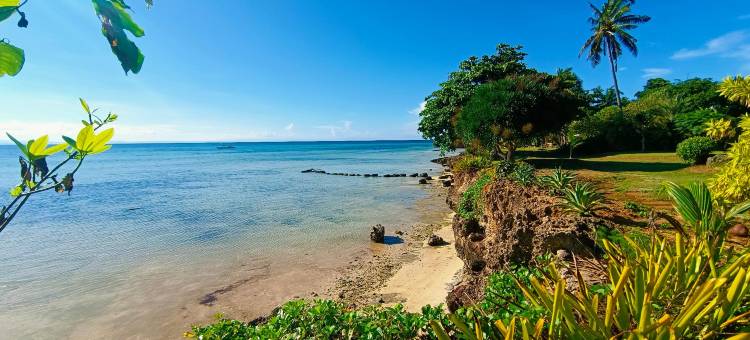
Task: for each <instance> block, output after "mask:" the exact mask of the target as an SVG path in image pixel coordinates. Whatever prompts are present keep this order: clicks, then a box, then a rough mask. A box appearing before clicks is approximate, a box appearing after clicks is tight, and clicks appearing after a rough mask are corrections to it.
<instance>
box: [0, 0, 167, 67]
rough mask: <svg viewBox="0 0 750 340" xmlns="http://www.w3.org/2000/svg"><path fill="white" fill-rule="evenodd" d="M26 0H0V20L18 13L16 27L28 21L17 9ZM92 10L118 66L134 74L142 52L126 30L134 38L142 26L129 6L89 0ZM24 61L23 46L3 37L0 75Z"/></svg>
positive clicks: (113, 0) (119, 0) (150, 0)
mask: <svg viewBox="0 0 750 340" xmlns="http://www.w3.org/2000/svg"><path fill="white" fill-rule="evenodd" d="M27 2H28V0H23V1H21V0H0V22H2V21H4V20H6V19H8V18H10V17H12V16H13V15H14V14H16V13H18V15H19V17H20V18H19V20H18V23H17V25H18V27H21V28H26V27H27V26H28V25H29V20H28V19H27V17H26V13H25V12H23V11H22V10H21V9H22V8H23V6H24V5H26V3H27ZM92 4H93V6H94V11H95V13H96V15H97V16H98V17H99V19H100V21H101V22H102V29H101V30H102V34H103V35H104V37H105V38H106V39H107V42H108V44H109V46H110V48H111V49H112V53H114V54H115V56H117V59H118V60H119V61H120V64H121V65H122V69H123V70H124V71H125V73H128V72H133V73H138V72H139V71H140V70H141V66H142V65H143V54H142V53H141V51H140V49H138V46H136V45H135V43H133V42H132V41H131V40H130V38H129V37H128V35H127V34H126V33H125V32H126V31H128V32H130V34H132V35H133V36H134V37H142V36H143V35H144V32H143V29H141V28H140V27H139V26H138V24H136V23H135V21H133V19H132V18H131V16H130V13H128V10H129V9H130V6H128V5H127V4H126V3H125V1H124V0H92ZM152 5H153V0H146V6H147V7H149V8H150V7H151V6H152ZM25 61H26V55H25V53H24V51H23V49H21V48H18V47H16V46H13V45H11V44H10V43H9V42H7V41H6V40H5V39H0V77H2V76H4V75H6V74H7V75H9V76H15V75H17V74H18V73H19V72H21V69H22V68H23V65H24V63H25Z"/></svg>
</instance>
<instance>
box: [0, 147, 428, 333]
mask: <svg viewBox="0 0 750 340" xmlns="http://www.w3.org/2000/svg"><path fill="white" fill-rule="evenodd" d="M217 146H218V144H151V145H145V144H144V145H115V146H114V147H113V148H112V150H111V151H109V152H107V153H105V154H103V155H100V156H97V157H95V158H91V159H90V161H89V162H87V164H84V167H83V168H82V170H81V171H80V172H79V174H78V176H77V178H76V182H75V189H74V191H73V193H72V195H71V196H67V195H57V194H42V195H39V196H38V197H35V198H34V199H33V201H31V203H30V204H27V206H26V207H25V208H24V210H23V211H22V212H21V213H20V214H19V216H18V217H17V219H16V220H15V221H14V222H13V223H12V224H11V225H10V226H9V227H8V228H7V229H6V230H5V231H3V232H2V233H1V234H0V254H2V261H0V273H2V276H0V306H2V308H1V309H0V329H3V330H4V331H5V333H3V335H0V338H2V337H6V336H11V337H18V336H25V335H30V336H34V337H41V338H47V337H52V336H51V335H52V333H50V332H56V334H57V335H63V336H65V335H70V334H71V333H70V332H73V331H74V330H75V328H76V327H80V325H81V324H82V323H83V322H84V320H86V319H89V318H91V317H92V316H97V315H101V314H102V313H110V312H111V311H112V310H113V306H112V303H113V301H116V297H117V296H119V295H122V294H123V292H125V291H126V292H127V294H132V295H137V294H139V292H138V289H152V288H149V286H148V285H139V284H138V282H133V281H138V280H149V279H153V278H161V277H169V278H177V279H176V280H180V279H179V278H181V277H183V278H184V280H190V279H189V278H190V275H187V274H186V273H190V272H194V273H202V274H206V273H214V272H215V273H216V275H215V276H221V275H225V274H226V273H224V272H223V271H227V270H230V269H231V266H230V265H228V264H227V263H228V262H237V261H239V262H242V261H245V260H246V259H252V258H253V257H257V256H268V254H271V253H273V252H283V251H284V249H287V248H289V247H297V246H304V247H305V249H306V250H309V251H315V249H323V248H330V247H331V244H332V243H334V244H336V245H338V246H341V247H342V248H345V247H349V246H356V245H357V244H363V243H366V235H367V232H368V230H367V227H368V226H369V225H372V224H375V223H382V224H385V225H393V224H399V223H408V222H409V221H411V219H413V215H414V211H413V208H414V207H413V205H414V202H415V201H417V200H418V199H420V198H422V197H424V196H425V195H426V193H425V191H424V190H423V189H422V188H420V186H419V185H417V184H416V179H414V178H410V177H405V178H382V177H381V178H364V177H342V176H326V175H319V174H303V173H300V171H301V170H304V169H308V168H321V169H325V170H327V171H329V172H347V173H380V174H381V175H382V174H385V173H413V172H430V170H431V169H432V168H437V167H438V166H437V165H435V164H432V163H430V162H429V160H430V159H432V158H435V157H437V154H438V153H437V152H436V151H434V150H433V148H432V146H431V145H430V144H429V143H428V142H423V141H403V142H315V143H313V142H311V143H302V142H299V143H297V142H294V143H291V142H290V143H239V144H233V146H235V148H234V149H227V150H220V149H217ZM17 164H18V163H17V154H16V150H15V148H14V147H12V146H0V188H10V187H12V186H13V185H15V177H14V176H15V175H16V174H17V172H18V170H17ZM435 170H437V169H435ZM271 262H273V261H271ZM225 264H226V265H225ZM271 264H273V263H271ZM143 268H149V269H148V270H147V272H148V274H140V275H133V273H134V272H136V271H140V272H143V271H144V270H143ZM204 281H205V282H208V281H210V280H203V281H201V282H204ZM187 282H189V281H186V284H187ZM134 287H136V288H134ZM112 320H115V321H116V320H117V317H116V316H114V317H113V318H112ZM136 324H137V323H136Z"/></svg>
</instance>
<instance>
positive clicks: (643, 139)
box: [641, 130, 646, 152]
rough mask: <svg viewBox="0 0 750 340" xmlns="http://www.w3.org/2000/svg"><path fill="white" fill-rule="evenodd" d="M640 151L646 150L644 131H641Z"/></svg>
mask: <svg viewBox="0 0 750 340" xmlns="http://www.w3.org/2000/svg"><path fill="white" fill-rule="evenodd" d="M641 152H646V131H645V130H642V131H641Z"/></svg>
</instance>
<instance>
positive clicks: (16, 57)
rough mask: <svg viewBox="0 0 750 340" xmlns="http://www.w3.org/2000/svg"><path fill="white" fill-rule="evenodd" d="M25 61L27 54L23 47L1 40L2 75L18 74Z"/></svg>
mask: <svg viewBox="0 0 750 340" xmlns="http://www.w3.org/2000/svg"><path fill="white" fill-rule="evenodd" d="M0 13H2V12H0ZM0 17H1V16H0ZM25 61H26V56H25V54H24V52H23V50H22V49H20V48H18V47H15V46H13V45H11V44H9V43H6V42H4V41H0V77H2V76H4V75H6V74H7V75H9V76H11V77H13V76H15V75H17V74H18V72H21V69H22V68H23V64H24V62H25Z"/></svg>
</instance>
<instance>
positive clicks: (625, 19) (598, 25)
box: [579, 0, 651, 108]
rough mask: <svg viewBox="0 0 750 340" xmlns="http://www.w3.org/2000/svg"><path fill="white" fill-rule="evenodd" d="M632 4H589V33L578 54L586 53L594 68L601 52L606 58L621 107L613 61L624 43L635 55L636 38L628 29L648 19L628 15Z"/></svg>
mask: <svg viewBox="0 0 750 340" xmlns="http://www.w3.org/2000/svg"><path fill="white" fill-rule="evenodd" d="M632 3H633V2H632V1H628V0H607V1H606V2H605V3H604V4H603V5H602V7H601V8H598V7H596V6H594V5H593V4H589V5H590V6H591V10H592V11H593V13H594V14H593V16H592V17H591V18H589V23H590V24H591V25H592V28H591V31H592V34H591V36H590V37H589V38H588V40H586V42H585V43H584V44H583V48H581V52H580V55H579V56H582V55H583V54H584V53H585V54H587V56H586V58H587V59H588V60H589V61H590V62H591V64H592V65H593V66H594V67H596V66H597V65H599V63H600V62H601V59H602V55H605V56H607V57H608V58H609V63H610V66H611V69H612V79H613V80H614V87H615V94H616V95H617V106H619V107H620V108H622V99H621V98H620V86H619V85H618V83H617V70H618V67H617V61H618V59H619V58H620V56H621V55H622V46H623V45H624V46H625V48H626V49H627V50H628V51H630V52H631V53H632V54H633V55H638V46H637V41H638V40H637V39H636V38H635V37H633V36H632V35H631V34H630V33H629V32H628V31H630V30H632V29H635V28H637V27H638V25H639V24H643V23H646V22H648V21H649V20H651V18H650V17H648V16H645V15H635V14H632V13H631V12H630V10H631V8H630V6H631V5H632Z"/></svg>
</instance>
